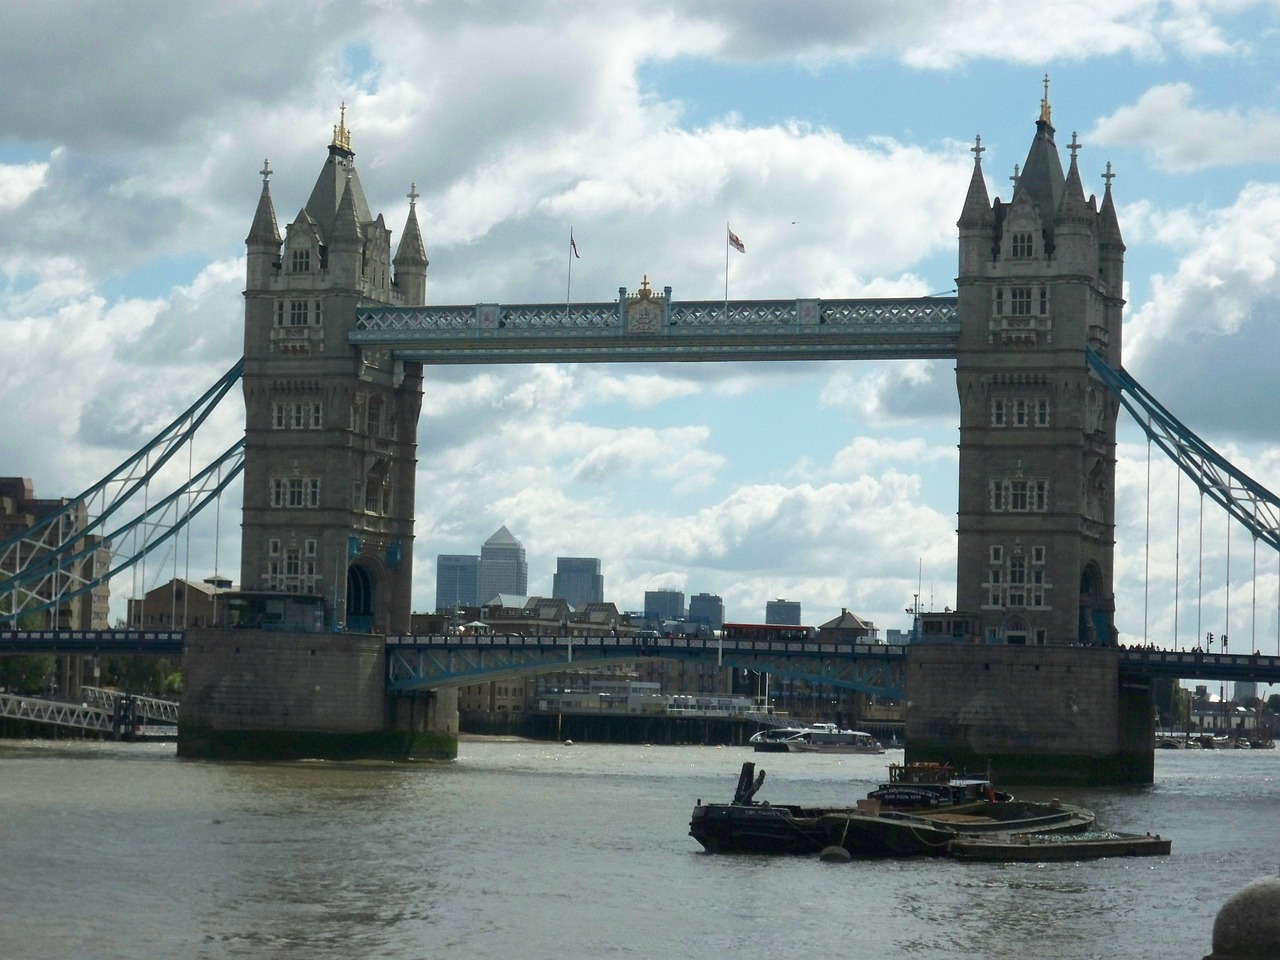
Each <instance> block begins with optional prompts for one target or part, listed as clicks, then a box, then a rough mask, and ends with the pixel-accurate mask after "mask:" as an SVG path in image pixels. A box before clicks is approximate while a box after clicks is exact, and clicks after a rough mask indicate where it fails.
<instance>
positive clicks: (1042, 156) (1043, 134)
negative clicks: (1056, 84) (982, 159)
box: [1013, 74, 1065, 222]
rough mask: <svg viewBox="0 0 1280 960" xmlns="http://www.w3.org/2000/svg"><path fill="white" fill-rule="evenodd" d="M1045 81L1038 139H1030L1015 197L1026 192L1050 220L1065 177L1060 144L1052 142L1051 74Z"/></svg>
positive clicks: (1037, 123) (1058, 199)
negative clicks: (1058, 145) (1059, 149)
mask: <svg viewBox="0 0 1280 960" xmlns="http://www.w3.org/2000/svg"><path fill="white" fill-rule="evenodd" d="M1044 84H1045V86H1044V99H1042V100H1041V101H1040V119H1038V120H1037V121H1036V135H1035V139H1034V140H1032V141H1031V149H1030V150H1028V151H1027V160H1026V163H1024V164H1023V165H1022V173H1021V175H1020V176H1019V177H1018V185H1017V187H1016V188H1015V190H1014V194H1013V199H1014V200H1017V199H1018V198H1019V197H1021V196H1023V195H1024V194H1025V195H1026V198H1027V199H1028V200H1030V201H1031V203H1032V204H1034V206H1035V207H1036V209H1037V210H1038V211H1039V213H1040V216H1041V217H1042V218H1044V220H1045V221H1046V222H1047V221H1048V220H1049V219H1050V218H1051V217H1052V216H1053V215H1054V213H1055V212H1057V209H1058V204H1059V202H1061V200H1062V188H1063V183H1064V180H1065V178H1064V176H1063V174H1062V160H1061V159H1060V158H1059V157H1058V147H1057V144H1055V143H1054V141H1053V124H1052V123H1051V122H1050V121H1049V116H1050V109H1049V76H1048V74H1045V78H1044Z"/></svg>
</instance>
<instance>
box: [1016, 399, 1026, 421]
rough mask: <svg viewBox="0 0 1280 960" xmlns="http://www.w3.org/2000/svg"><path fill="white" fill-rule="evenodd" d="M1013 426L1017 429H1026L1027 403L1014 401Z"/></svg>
mask: <svg viewBox="0 0 1280 960" xmlns="http://www.w3.org/2000/svg"><path fill="white" fill-rule="evenodd" d="M1013 425H1014V426H1015V427H1025V426H1026V425H1027V401H1025V400H1015V401H1013Z"/></svg>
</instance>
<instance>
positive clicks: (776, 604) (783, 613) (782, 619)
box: [764, 600, 801, 627]
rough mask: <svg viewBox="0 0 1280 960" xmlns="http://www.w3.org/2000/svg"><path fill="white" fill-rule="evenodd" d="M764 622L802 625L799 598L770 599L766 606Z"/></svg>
mask: <svg viewBox="0 0 1280 960" xmlns="http://www.w3.org/2000/svg"><path fill="white" fill-rule="evenodd" d="M764 622H765V623H777V624H786V625H788V626H791V625H794V626H797V627H798V626H799V625H800V622H801V621H800V601H799V600H770V601H769V602H768V603H767V604H765V607H764Z"/></svg>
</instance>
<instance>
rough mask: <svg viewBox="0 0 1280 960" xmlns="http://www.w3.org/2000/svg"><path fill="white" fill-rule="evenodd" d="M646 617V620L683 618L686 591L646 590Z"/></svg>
mask: <svg viewBox="0 0 1280 960" xmlns="http://www.w3.org/2000/svg"><path fill="white" fill-rule="evenodd" d="M644 618H645V619H646V620H683V619H684V591H683V590H646V591H645V592H644Z"/></svg>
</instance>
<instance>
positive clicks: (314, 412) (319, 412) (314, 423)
mask: <svg viewBox="0 0 1280 960" xmlns="http://www.w3.org/2000/svg"><path fill="white" fill-rule="evenodd" d="M311 429H312V430H323V429H324V404H323V403H318V402H313V403H312V404H311Z"/></svg>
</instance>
